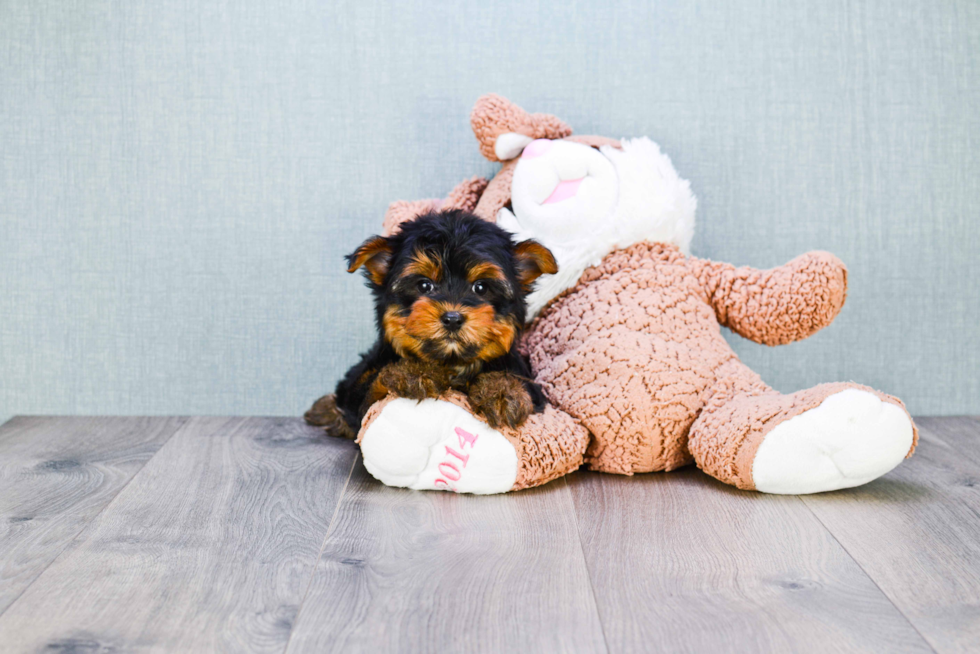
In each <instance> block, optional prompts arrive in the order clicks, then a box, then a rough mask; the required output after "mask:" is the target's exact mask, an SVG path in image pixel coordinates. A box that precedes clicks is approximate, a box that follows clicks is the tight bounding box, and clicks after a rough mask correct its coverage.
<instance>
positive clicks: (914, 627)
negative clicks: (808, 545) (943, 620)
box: [796, 495, 939, 654]
mask: <svg viewBox="0 0 980 654" xmlns="http://www.w3.org/2000/svg"><path fill="white" fill-rule="evenodd" d="M796 499H798V500H799V501H800V503H801V504H802V505H803V506H805V507H806V510H807V511H809V512H810V515H812V516H813V517H814V518H815V519H816V520H817V522H819V523H820V526H821V527H823V528H824V529H826V530H827V533H828V534H830V537H831V538H833V539H834V542H835V543H837V544H838V545H840V548H841V549H842V550H844V553H845V554H847V556H848V557H849V558H850V559H851V560H852V561H854V565H856V566H857V567H858V568H860V569H861V572H863V573H864V576H865V577H867V578H868V579H869V580H870V581H871V583H872V584H874V586H875V588H877V589H878V592H879V593H881V596H882V597H884V598H885V599H886V600H888V603H889V604H891V605H892V606H893V607H895V610H896V611H898V613H899V615H901V616H902V617H903V618H905V621H906V622H908V623H909V626H910V627H912V629H913V630H914V631H915V633H917V634H919V638H921V639H922V642H924V643H925V644H926V645H927V646H928V647H929V649H931V650H932V651H933V652H935V653H936V654H939V650H937V649H936V648H935V646H934V645H933V644H932V641H931V640H929V639H928V638H926V635H925V634H924V633H922V632H921V631H919V628H918V627H917V626H916V625H915V623H914V622H912V619H911V618H910V617H909V616H907V615H906V614H905V611H903V610H902V609H901V607H899V606H898V605H897V604H896V603H895V601H894V600H892V598H891V597H889V595H888V593H886V592H885V589H884V588H882V587H881V586H880V585H878V580H877V579H875V578H874V577H872V576H871V573H870V572H868V571H867V570H866V569H865V568H864V566H863V565H861V562H860V561H858V560H857V558H855V556H854V555H853V554H851V551H850V550H849V549H847V547H846V546H845V545H844V543H842V542H840V539H839V538H837V534H835V533H834V532H833V530H831V528H830V527H828V526H827V524H826V523H825V522H824V521H823V520H821V519H820V516H819V515H817V513H816V512H815V511H814V510H813V508H812V507H811V506H810V505H809V504H808V503H807V501H806V500H805V499H804V498H802V497H800V496H798V495H797V496H796Z"/></svg>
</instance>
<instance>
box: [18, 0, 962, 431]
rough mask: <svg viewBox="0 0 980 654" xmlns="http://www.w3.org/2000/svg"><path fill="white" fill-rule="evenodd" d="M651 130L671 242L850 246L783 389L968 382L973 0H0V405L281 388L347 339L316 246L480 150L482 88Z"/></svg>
mask: <svg viewBox="0 0 980 654" xmlns="http://www.w3.org/2000/svg"><path fill="white" fill-rule="evenodd" d="M489 91H496V92H498V93H501V94H504V95H506V96H508V97H510V98H511V99H513V100H514V101H516V102H518V103H520V104H522V105H523V106H525V107H526V108H527V109H529V110H531V111H548V112H551V113H555V114H558V115H559V116H561V117H563V118H564V119H565V120H566V121H568V122H569V123H570V124H572V125H573V126H574V127H575V128H576V131H577V132H579V133H599V134H604V135H609V136H625V135H634V136H635V135H644V134H646V135H649V136H650V137H652V138H653V139H654V140H656V141H658V142H660V143H661V145H662V146H663V147H664V149H665V150H666V151H667V152H668V153H669V154H670V155H671V156H672V157H673V159H674V162H675V164H676V166H677V168H678V170H679V171H680V172H681V174H682V175H684V176H685V177H687V178H689V179H690V180H691V182H692V185H693V188H694V190H695V192H696V193H697V195H698V197H699V200H700V207H699V210H698V220H699V228H698V232H697V236H696V238H695V242H694V252H695V253H696V254H699V255H701V256H706V257H711V258H716V259H723V260H727V261H731V262H734V263H738V264H752V265H755V266H759V267H768V266H771V265H775V264H778V263H781V262H783V261H786V260H788V259H790V258H792V257H793V256H795V255H796V254H798V253H800V252H803V251H806V250H808V249H817V248H820V249H827V250H832V251H834V252H835V253H837V254H838V255H839V256H840V257H841V258H843V259H844V260H845V261H846V262H847V263H848V265H849V266H850V282H851V287H850V294H849V298H848V302H847V305H846V307H845V308H844V311H843V313H842V314H841V316H840V317H839V318H838V320H837V321H836V322H835V323H834V324H833V325H832V326H831V327H830V328H828V329H826V330H825V331H823V332H821V333H820V334H818V335H817V336H815V337H813V338H812V339H810V340H808V341H805V342H803V343H798V344H795V345H791V346H787V347H781V348H776V349H767V348H764V347H762V346H757V345H754V344H751V343H747V342H744V341H741V340H740V339H737V337H735V338H733V340H735V341H738V342H736V347H737V349H738V351H739V353H740V354H741V355H742V356H743V358H744V359H745V360H746V361H748V362H749V364H750V365H752V366H753V367H755V368H756V369H757V370H758V371H759V372H761V373H762V374H763V376H764V377H765V378H766V379H767V380H768V381H770V382H771V383H772V384H774V385H775V386H776V387H777V388H780V389H782V390H793V389H796V388H800V387H804V386H809V385H812V384H815V383H818V382H822V381H830V380H839V379H843V380H851V379H853V380H857V381H861V382H865V383H868V384H871V385H873V386H877V387H879V388H881V389H883V390H886V391H888V392H891V393H894V394H897V395H899V396H900V397H902V398H904V399H905V400H906V401H907V403H908V405H909V407H910V409H911V410H912V411H913V412H914V413H919V414H941V413H975V414H976V413H980V370H978V369H980V302H978V297H980V290H978V289H980V226H978V223H980V2H976V0H961V1H958V2H956V1H949V0H885V1H867V2H864V1H862V2H850V3H848V2H825V1H823V0H813V1H810V2H806V1H800V2H795V1H793V2H771V1H766V0H746V1H742V2H732V1H731V0H705V1H701V2H681V1H676V2H675V1H669V2H668V1H661V2H650V1H649V0H631V1H628V2H594V3H585V2H578V1H576V0H568V1H563V2H560V3H557V2H555V3H548V2H540V1H535V0H497V1H494V0H490V1H486V2H479V3H457V2H447V3H440V4H437V3H433V2H422V1H418V0H416V1H415V2H397V3H396V2H392V3H390V4H378V3H373V2H369V1H367V0H356V1H348V2H327V1H322V2H310V1H298V2H282V1H281V0H236V1H235V2H214V1H211V0H200V1H198V2H175V1H174V0H128V1H119V2H105V1H96V0H81V1H79V2H63V1H62V0H0V414H3V415H9V414H13V413H149V414H160V413H179V414H195V413H224V414H298V413H300V412H301V411H302V410H303V409H305V408H306V406H307V405H308V403H309V402H310V401H311V400H312V399H314V398H315V397H317V396H318V395H319V394H321V393H322V392H324V391H326V390H328V389H330V388H331V387H332V385H333V383H334V381H335V379H336V377H337V376H338V375H339V374H340V373H342V372H343V370H344V369H345V368H346V367H347V366H348V365H349V364H351V363H352V362H353V360H354V358H355V356H356V353H357V352H358V351H359V350H361V349H362V348H365V347H366V346H367V345H368V344H369V342H370V341H371V339H372V325H371V318H370V313H369V302H368V296H367V292H366V290H365V289H363V288H362V287H361V283H360V281H359V280H358V279H355V278H354V277H352V276H347V275H346V274H345V273H344V272H343V266H342V263H341V255H342V254H344V253H346V252H348V251H349V250H351V249H352V248H353V247H354V246H355V245H356V244H357V243H359V242H360V240H361V239H363V238H364V237H365V236H367V235H368V234H369V233H371V232H372V231H374V230H376V229H377V227H378V226H379V223H380V220H381V215H382V212H383V211H384V208H385V206H386V205H387V204H388V202H389V201H391V200H393V199H397V198H418V197H430V196H435V195H442V194H444V193H445V192H446V191H447V190H448V189H449V188H450V187H451V186H452V185H453V184H454V183H455V182H457V181H458V180H460V179H462V178H463V177H467V176H470V175H473V174H477V173H481V174H490V173H492V171H493V168H494V167H493V166H492V165H490V164H488V163H486V162H485V161H483V160H482V159H481V158H480V157H479V154H478V152H477V149H476V144H475V141H474V139H473V137H472V135H471V133H470V131H469V125H468V121H467V117H468V113H469V110H470V107H471V106H472V104H473V102H474V100H475V99H476V98H477V97H478V96H479V95H480V94H482V93H485V92H489Z"/></svg>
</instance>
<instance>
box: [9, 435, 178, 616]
mask: <svg viewBox="0 0 980 654" xmlns="http://www.w3.org/2000/svg"><path fill="white" fill-rule="evenodd" d="M190 421H191V418H189V417H184V418H183V422H180V423H178V424H177V426H175V427H174V430H173V431H172V432H170V435H169V436H167V438H166V439H164V441H163V443H161V444H160V447H159V448H157V451H156V452H154V453H153V454H152V455H151V456H150V457H149V458H148V459H147V460H146V461H144V462H143V465H141V466H140V467H139V470H137V471H136V472H134V473H133V476H132V477H130V478H129V481H127V482H126V483H125V484H123V485H122V486H120V487H119V490H118V491H116V494H115V495H113V496H112V498H110V499H109V501H108V502H106V503H105V506H103V507H102V508H101V509H99V511H98V513H96V514H95V515H93V516H92V518H91V519H90V520H89V521H88V522H86V523H85V524H84V525H82V527H81V528H80V529H79V530H78V531H77V532H75V534H74V535H73V536H72V537H71V538H68V539H66V540H65V546H64V547H62V548H61V551H59V552H58V555H57V556H55V557H54V558H53V559H51V560H50V561H49V562H48V564H47V565H46V566H44V569H43V570H41V571H40V572H38V573H37V575H36V576H35V577H34V578H33V579H31V583H29V584H27V585H26V586H24V588H23V589H22V590H21V591H20V592H19V593H17V597H15V598H14V599H13V601H12V602H10V604H8V605H7V606H6V607H5V608H4V609H3V610H2V611H0V619H2V618H3V616H4V614H5V613H6V612H7V611H8V610H9V609H10V607H12V606H13V605H14V604H16V603H17V602H18V601H20V598H21V597H23V596H24V593H26V592H27V591H28V589H30V587H31V586H33V585H34V584H35V583H36V582H37V580H38V579H40V578H41V576H42V575H43V574H44V573H45V572H47V571H48V569H49V568H50V567H51V566H52V565H54V564H55V562H56V561H58V559H60V558H61V557H62V556H64V554H65V552H66V551H68V548H69V547H70V546H71V545H72V543H74V542H75V541H76V540H77V539H78V537H79V536H81V535H82V532H84V531H85V530H86V529H88V528H89V527H91V526H92V524H93V523H94V522H95V521H96V520H98V518H99V516H100V515H102V514H103V513H105V510H106V509H108V508H109V507H110V506H111V505H112V503H113V502H115V501H116V498H117V497H119V494H120V493H122V492H123V491H124V490H125V489H126V488H127V487H128V486H129V485H130V484H131V483H133V480H134V479H136V477H137V476H138V475H139V474H140V473H141V472H143V469H144V468H146V464H148V463H149V462H150V461H152V460H153V458H154V457H155V456H156V455H157V454H159V453H160V450H162V449H163V448H164V447H165V446H166V445H167V443H169V442H170V440H171V439H172V438H173V437H174V435H176V434H177V432H179V431H180V430H181V429H183V428H184V426H185V425H187V423H189V422H190Z"/></svg>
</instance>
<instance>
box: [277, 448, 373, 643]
mask: <svg viewBox="0 0 980 654" xmlns="http://www.w3.org/2000/svg"><path fill="white" fill-rule="evenodd" d="M359 458H361V453H360V451H358V452H357V453H356V454H355V455H354V460H353V461H351V464H350V470H348V471H347V479H346V480H345V481H344V487H343V488H341V489H340V495H339V496H338V497H337V506H335V507H334V508H333V515H332V516H330V522H329V523H328V524H327V531H326V533H325V534H324V535H323V542H322V543H320V550H319V551H318V552H317V554H316V561H314V562H313V569H312V570H311V571H310V580H309V581H308V582H307V583H306V590H305V591H304V592H303V598H302V599H301V600H300V602H299V608H298V609H297V610H296V621H295V622H293V625H292V627H290V629H289V638H287V639H286V646H285V647H284V648H283V650H282V652H283V654H286V652H288V651H289V645H290V643H292V642H293V634H294V633H296V623H297V622H299V616H300V615H302V613H303V606H304V605H305V604H306V599H307V598H308V597H309V596H310V589H311V588H313V578H314V577H316V569H317V568H319V567H320V559H322V558H323V550H324V549H325V548H326V547H327V541H328V540H330V534H331V533H332V532H333V527H334V524H335V523H336V521H337V514H339V513H340V505H341V504H342V503H343V501H344V496H345V495H347V487H348V486H349V485H350V478H351V477H352V476H353V475H354V468H356V467H357V460H358V459H359Z"/></svg>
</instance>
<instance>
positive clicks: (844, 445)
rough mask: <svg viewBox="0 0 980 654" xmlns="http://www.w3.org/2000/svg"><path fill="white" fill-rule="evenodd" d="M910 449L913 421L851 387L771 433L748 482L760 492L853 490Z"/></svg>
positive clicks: (757, 457)
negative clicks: (852, 488) (750, 480)
mask: <svg viewBox="0 0 980 654" xmlns="http://www.w3.org/2000/svg"><path fill="white" fill-rule="evenodd" d="M911 447H912V422H911V421H910V420H909V418H908V416H907V415H906V414H905V412H904V411H902V409H900V408H899V407H897V406H895V405H894V404H889V403H888V402H882V401H881V400H879V399H878V397H877V396H875V395H873V394H871V393H868V392H867V391H861V390H858V389H855V388H849V389H847V390H844V391H841V392H839V393H835V394H834V395H831V396H830V397H828V398H826V399H825V400H824V401H823V402H822V403H821V404H820V406H818V407H816V408H813V409H810V410H809V411H805V412H803V413H801V414H800V415H798V416H795V417H793V418H790V419H789V420H787V421H785V422H783V423H781V424H779V425H777V426H776V427H775V428H774V429H773V430H772V431H771V432H769V433H768V434H767V435H766V438H765V440H764V441H762V445H760V446H759V450H758V452H756V455H755V461H754V462H753V464H752V477H753V479H754V480H755V487H756V488H757V489H758V490H760V491H762V492H764V493H778V494H782V495H800V494H804V493H820V492H823V491H831V490H837V489H839V488H851V487H853V486H860V485H861V484H866V483H868V482H869V481H871V480H873V479H877V478H878V477H880V476H881V475H883V474H885V473H886V472H888V471H890V470H891V469H893V468H894V467H895V466H897V465H898V464H899V463H901V462H902V459H904V458H905V455H906V454H908V451H909V448H911Z"/></svg>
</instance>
